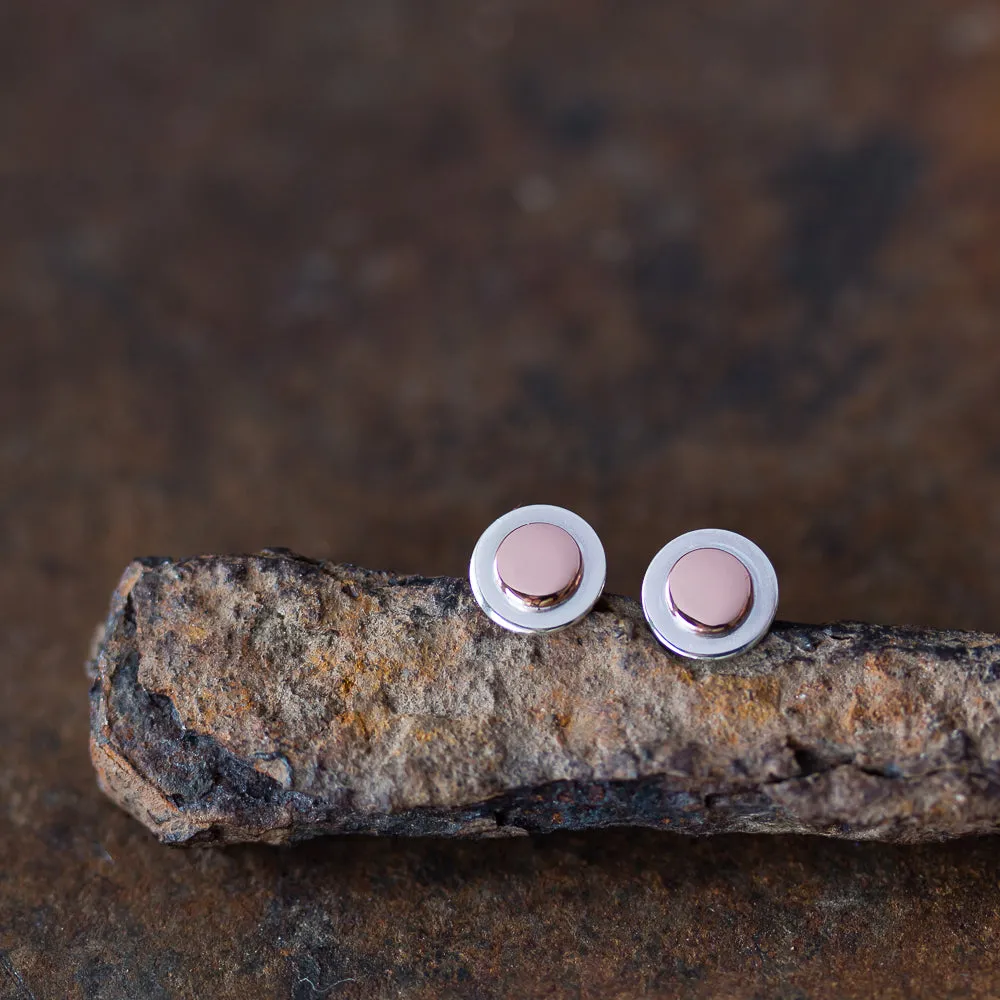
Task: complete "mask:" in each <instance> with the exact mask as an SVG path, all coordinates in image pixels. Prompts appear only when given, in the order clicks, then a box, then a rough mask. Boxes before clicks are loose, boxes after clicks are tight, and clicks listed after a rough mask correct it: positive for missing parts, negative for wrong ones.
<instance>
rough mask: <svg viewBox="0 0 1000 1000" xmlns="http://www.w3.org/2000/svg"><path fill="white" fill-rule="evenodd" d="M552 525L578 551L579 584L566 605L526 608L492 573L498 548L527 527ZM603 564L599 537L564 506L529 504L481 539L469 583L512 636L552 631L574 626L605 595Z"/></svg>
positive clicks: (481, 603)
mask: <svg viewBox="0 0 1000 1000" xmlns="http://www.w3.org/2000/svg"><path fill="white" fill-rule="evenodd" d="M538 522H542V523H545V524H554V525H556V526H557V527H559V528H562V529H563V530H564V531H565V532H567V533H568V534H569V535H570V536H571V537H572V538H573V540H574V541H575V542H576V544H577V545H578V546H579V548H580V566H581V569H580V582H579V584H578V585H577V587H576V589H575V590H574V591H573V593H572V594H570V595H569V596H568V597H567V598H566V599H565V600H564V601H561V602H560V603H558V604H553V605H551V606H549V607H538V608H536V607H527V606H525V605H524V604H522V603H521V602H518V601H516V600H515V599H514V598H512V597H511V596H510V595H508V594H506V593H505V592H504V591H503V589H502V587H501V584H500V578H499V577H498V576H497V571H496V554H497V549H498V548H499V546H500V543H501V542H502V541H503V540H504V539H505V538H506V537H507V536H508V535H509V534H510V533H511V532H512V531H513V530H514V529H515V528H520V527H522V526H523V525H525V524H536V523H538ZM606 571H607V563H606V561H605V557H604V546H603V545H601V540H600V538H598V537H597V532H596V531H594V529H593V528H592V527H591V526H590V525H589V524H587V522H586V521H585V520H584V519H583V518H582V517H580V515H579V514H574V513H573V512H572V511H571V510H566V508H565V507H554V506H552V505H551V504H544V503H539V504H531V505H530V506H527V507H518V508H517V509H516V510H512V511H510V512H509V513H507V514H504V515H503V516H502V517H498V518H497V519H496V520H495V521H494V522H493V523H492V524H491V525H490V526H489V527H488V528H487V529H486V530H485V531H484V532H483V533H482V535H480V537H479V541H478V542H476V547H475V548H474V549H473V550H472V559H471V560H470V561H469V583H470V584H471V585H472V593H473V594H474V595H475V597H476V600H477V601H478V602H479V606H480V607H481V608H482V609H483V611H485V612H486V614H487V615H489V617H490V618H491V619H492V620H493V621H495V622H496V623H497V625H500V626H502V627H503V628H505V629H509V630H510V631H511V632H553V631H555V630H556V629H561V628H566V626H568V625H572V624H573V623H574V622H578V621H579V620H580V619H581V618H583V617H584V616H585V615H586V614H587V612H588V611H590V609H591V608H592V607H593V606H594V602H595V601H596V600H597V598H598V597H600V596H601V591H603V590H604V578H605V573H606Z"/></svg>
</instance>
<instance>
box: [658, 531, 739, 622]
mask: <svg viewBox="0 0 1000 1000" xmlns="http://www.w3.org/2000/svg"><path fill="white" fill-rule="evenodd" d="M750 594H751V583H750V574H749V573H748V572H747V568H746V566H744V565H743V563H742V562H740V560H739V559H737V558H736V556H734V555H732V554H730V553H729V552H724V551H723V550H722V549H695V550H694V551H692V552H688V553H687V555H684V556H681V558H680V559H678V560H677V562H676V563H674V565H673V568H672V569H671V570H670V573H669V574H668V575H667V596H668V598H669V600H670V602H671V603H672V604H673V606H674V607H675V608H676V609H677V610H678V611H679V612H680V613H681V614H682V615H684V617H685V618H687V619H688V620H689V621H691V622H693V623H694V624H695V625H701V626H704V627H705V628H724V627H726V626H733V625H736V624H738V623H739V621H740V619H741V618H742V617H743V616H744V614H745V612H746V610H747V606H748V604H749V603H750Z"/></svg>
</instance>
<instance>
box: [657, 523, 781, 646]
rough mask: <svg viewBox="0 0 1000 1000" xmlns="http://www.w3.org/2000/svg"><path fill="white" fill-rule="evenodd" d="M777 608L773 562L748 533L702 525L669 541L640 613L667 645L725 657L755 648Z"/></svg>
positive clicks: (664, 548)
mask: <svg viewBox="0 0 1000 1000" xmlns="http://www.w3.org/2000/svg"><path fill="white" fill-rule="evenodd" d="M777 608H778V578H777V576H776V574H775V572H774V567H773V566H772V565H771V561H770V560H769V559H768V558H767V556H766V555H764V552H763V551H762V550H761V549H760V548H759V547H758V546H757V545H755V544H754V543H753V542H751V541H750V539H749V538H744V537H743V536H742V535H738V534H736V532H734V531H723V530H721V529H719V528H702V529H701V530H698V531H689V532H687V533H686V534H684V535H680V536H678V537H677V538H675V539H674V540H673V541H671V542H668V543H667V544H666V545H664V546H663V548H662V549H660V551H659V552H657V553H656V555H655V556H653V560H652V562H651V563H650V564H649V568H648V569H647V570H646V575H645V577H644V579H643V581H642V610H643V612H644V613H645V615H646V621H647V622H649V627H650V628H651V629H652V630H653V633H654V634H655V635H656V638H657V639H659V640H660V642H662V643H663V645H664V646H666V647H667V649H669V650H672V651H673V652H674V653H678V654H680V655H681V656H689V657H692V658H693V659H712V660H715V659H722V658H723V657H727V656H735V655H736V654H737V653H742V652H745V651H746V650H748V649H750V647H751V646H754V645H756V644H757V643H758V642H759V641H760V640H761V639H762V638H763V636H764V635H765V633H766V632H767V630H768V629H769V628H770V627H771V622H773V621H774V614H775V612H776V611H777Z"/></svg>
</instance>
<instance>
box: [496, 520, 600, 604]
mask: <svg viewBox="0 0 1000 1000" xmlns="http://www.w3.org/2000/svg"><path fill="white" fill-rule="evenodd" d="M580 560H581V556H580V546H579V545H577V544H576V540H575V539H574V538H573V536H572V535H571V534H570V533H569V532H568V531H566V530H564V529H563V528H560V527H558V525H555V524H546V523H544V522H541V521H538V522H535V523H533V524H525V525H522V526H521V527H520V528H515V529H514V530H513V531H512V532H511V533H510V534H509V535H507V537H506V538H504V540H503V541H502V542H501V543H500V545H499V546H498V547H497V554H496V565H497V575H498V576H499V577H500V582H501V583H502V584H503V585H504V586H505V587H507V588H508V589H509V590H512V591H514V592H515V593H516V594H523V595H524V596H525V597H533V598H544V597H551V596H553V595H555V594H561V593H563V592H564V591H566V590H568V589H569V588H571V587H572V586H573V584H574V582H575V581H576V580H577V578H578V577H579V575H580Z"/></svg>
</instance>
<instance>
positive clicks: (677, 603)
mask: <svg viewBox="0 0 1000 1000" xmlns="http://www.w3.org/2000/svg"><path fill="white" fill-rule="evenodd" d="M606 568H607V563H606V560H605V557H604V546H603V545H602V544H601V540H600V538H598V536H597V532H596V531H594V529H593V528H592V527H591V526H590V525H589V524H588V523H587V522H586V521H585V520H584V519H583V518H582V517H580V516H579V515H578V514H574V513H573V512H572V511H570V510H566V509H565V508H563V507H553V506H550V505H549V504H533V505H531V506H528V507H518V508H517V509H516V510H512V511H510V512H509V513H507V514H504V515H503V516H502V517H499V518H497V520H495V521H494V522H493V523H492V524H491V525H490V526H489V527H488V528H487V529H486V530H485V531H484V532H483V534H482V535H481V536H480V538H479V541H478V542H477V543H476V547H475V549H474V550H473V552H472V560H471V561H470V563H469V581H470V583H471V584H472V592H473V594H474V595H475V597H476V600H477V601H478V602H479V606H480V607H481V608H482V609H483V611H485V612H486V614H487V615H489V617H490V618H491V619H492V620H493V621H494V622H496V623H497V625H500V626H502V627H503V628H505V629H509V630H510V631H512V632H555V631H557V630H558V629H562V628H566V627H567V626H568V625H572V624H573V623H574V622H578V621H579V620H580V619H581V618H583V617H585V616H586V615H587V614H588V612H589V611H590V609H591V608H592V607H593V606H594V604H595V602H596V601H597V599H598V597H600V596H601V592H602V591H603V590H604V579H605V571H606ZM777 607H778V579H777V576H776V575H775V572H774V567H773V566H772V565H771V562H770V560H769V559H768V558H767V556H766V555H765V554H764V553H763V551H762V550H761V549H760V548H759V547H758V546H756V545H755V544H754V543H753V542H751V541H750V539H748V538H744V537H743V536H742V535H738V534H736V533H735V532H733V531H723V530H721V529H718V528H703V529H701V530H698V531H689V532H687V533H686V534H684V535H680V536H678V537H677V538H675V539H673V541H671V542H668V543H667V544H666V545H664V546H663V548H662V549H660V551H659V552H657V553H656V555H655V556H653V560H652V562H650V564H649V568H648V569H647V570H646V575H645V577H644V578H643V581H642V609H643V612H644V613H645V615H646V621H647V622H649V626H650V628H651V629H652V630H653V634H654V635H655V636H656V638H657V639H658V640H659V641H660V642H661V643H663V645H664V646H666V647H667V648H668V649H670V650H671V651H672V652H674V653H678V654H679V655H681V656H688V657H692V658H695V659H721V658H723V657H727V656H735V655H736V654H737V653H742V652H744V651H745V650H747V649H749V648H750V647H751V646H753V645H755V644H756V643H757V642H759V641H760V639H761V638H762V637H763V636H764V635H765V634H766V632H767V630H768V629H769V628H770V627H771V622H772V621H774V614H775V611H776V610H777Z"/></svg>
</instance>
